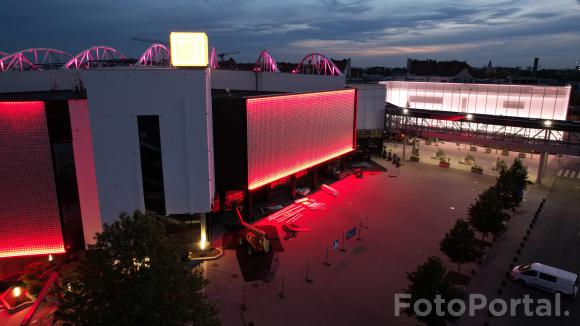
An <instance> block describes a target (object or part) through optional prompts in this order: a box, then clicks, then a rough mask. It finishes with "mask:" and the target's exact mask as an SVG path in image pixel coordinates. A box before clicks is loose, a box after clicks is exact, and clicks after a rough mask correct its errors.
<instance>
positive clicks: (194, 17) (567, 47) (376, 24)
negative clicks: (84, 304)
mask: <svg viewBox="0 0 580 326" xmlns="http://www.w3.org/2000/svg"><path fill="white" fill-rule="evenodd" d="M0 26H1V29H2V33H0V51H4V52H13V51H16V50H19V49H23V48H30V47H52V48H58V49H61V50H65V51H68V52H70V53H73V54H75V53H77V52H79V51H81V50H82V49H84V48H88V47H90V46H93V45H110V46H112V47H114V48H116V49H118V50H119V51H121V52H122V53H124V54H125V55H126V56H130V57H138V56H139V55H140V54H141V52H143V50H144V49H145V48H146V47H147V44H146V43H142V42H137V41H133V40H131V39H130V37H131V36H135V37H141V38H150V39H159V40H167V39H168V35H169V32H170V31H205V32H207V34H208V36H209V40H210V44H211V45H213V46H215V47H216V48H217V49H218V51H232V50H234V51H241V53H240V54H238V55H236V56H235V58H236V59H237V60H238V61H246V62H250V61H255V59H256V57H257V55H258V53H259V52H260V51H261V50H262V49H270V51H271V52H272V55H273V56H274V58H275V59H276V60H278V61H293V62H297V61H299V60H300V59H301V57H302V56H304V54H306V53H308V52H315V51H316V52H322V53H324V54H326V55H327V56H329V57H333V58H345V57H350V58H352V60H353V65H354V66H375V65H378V66H385V65H386V66H404V65H405V62H406V58H408V57H411V58H433V59H440V60H446V59H458V60H466V61H467V62H468V63H469V64H471V65H473V66H484V65H487V62H488V61H489V60H492V61H493V64H494V65H495V66H499V65H504V66H522V67H525V66H529V65H531V63H532V60H533V58H534V57H536V56H537V57H540V66H541V67H546V68H552V67H554V68H567V67H572V66H573V65H574V64H575V61H577V60H580V0H539V1H535V0H534V1H531V0H530V1H493V0H489V1H479V0H461V1H438V0H435V1H425V0H418V1H417V0H407V1H403V0H382V1H351V0H318V1H302V0H300V1H291V0H245V1H244V0H241V1H234V0H156V1H151V0H90V1H89V0H75V1H73V0H2V5H1V6H0Z"/></svg>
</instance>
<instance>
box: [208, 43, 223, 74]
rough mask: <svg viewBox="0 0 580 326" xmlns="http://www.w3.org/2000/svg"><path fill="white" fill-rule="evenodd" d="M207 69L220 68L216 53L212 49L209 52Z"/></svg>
mask: <svg viewBox="0 0 580 326" xmlns="http://www.w3.org/2000/svg"><path fill="white" fill-rule="evenodd" d="M209 67H210V68H211V69H219V68H220V64H219V60H218V55H217V51H216V49H215V48H214V47H212V48H211V51H210V52H209Z"/></svg>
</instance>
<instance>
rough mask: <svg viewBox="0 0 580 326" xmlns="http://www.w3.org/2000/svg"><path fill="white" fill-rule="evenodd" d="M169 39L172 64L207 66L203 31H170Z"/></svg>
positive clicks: (179, 65) (205, 40)
mask: <svg viewBox="0 0 580 326" xmlns="http://www.w3.org/2000/svg"><path fill="white" fill-rule="evenodd" d="M169 41H170V46H171V65H172V66H174V67H207V64H208V55H207V49H208V45H207V35H206V34H205V33H181V32H172V33H171V34H170V36H169Z"/></svg>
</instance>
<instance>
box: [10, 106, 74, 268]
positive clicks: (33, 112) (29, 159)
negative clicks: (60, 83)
mask: <svg viewBox="0 0 580 326" xmlns="http://www.w3.org/2000/svg"><path fill="white" fill-rule="evenodd" d="M62 252H64V243H63V237H62V230H61V225H60V217H59V212H58V203H57V195H56V186H55V181H54V173H53V166H52V159H51V151H50V141H49V134H48V127H47V123H46V115H45V110H44V103H43V102H0V258H1V257H14V256H28V255H39V254H50V253H62Z"/></svg>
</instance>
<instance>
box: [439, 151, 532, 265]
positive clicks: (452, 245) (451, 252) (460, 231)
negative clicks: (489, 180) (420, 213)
mask: <svg viewBox="0 0 580 326" xmlns="http://www.w3.org/2000/svg"><path fill="white" fill-rule="evenodd" d="M528 185H530V181H529V180H528V170H527V168H526V167H524V166H523V164H522V161H521V160H519V159H515V160H514V162H513V164H512V165H511V166H510V168H509V169H502V170H500V172H499V177H498V178H497V181H496V184H495V185H493V186H491V187H489V188H487V189H485V190H484V191H483V192H482V193H481V194H479V196H478V197H477V199H476V200H475V203H473V204H472V205H471V206H470V207H469V209H468V218H467V220H464V219H459V220H457V221H456V222H455V225H454V226H453V228H452V229H451V230H450V231H449V232H448V233H447V234H445V238H443V240H442V241H441V243H440V247H441V251H442V252H443V253H444V254H445V255H447V257H449V259H450V260H451V261H452V262H454V263H456V264H458V271H460V269H461V264H465V263H472V262H475V261H476V260H477V259H478V258H479V257H480V256H481V250H480V246H478V243H477V241H476V240H475V232H479V233H480V234H481V237H482V240H484V239H485V238H486V237H487V236H488V235H492V236H493V237H494V238H495V237H497V236H499V235H501V234H502V233H504V232H505V231H506V228H507V221H508V220H509V218H510V215H509V214H508V213H507V212H506V210H510V209H511V210H512V211H513V210H515V208H516V207H519V206H520V205H521V202H522V200H523V194H524V191H525V190H526V189H527V187H528Z"/></svg>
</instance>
